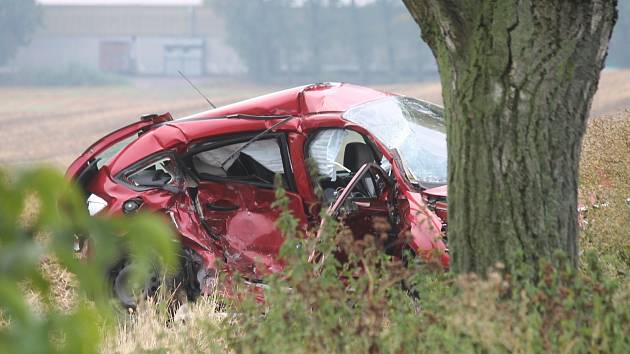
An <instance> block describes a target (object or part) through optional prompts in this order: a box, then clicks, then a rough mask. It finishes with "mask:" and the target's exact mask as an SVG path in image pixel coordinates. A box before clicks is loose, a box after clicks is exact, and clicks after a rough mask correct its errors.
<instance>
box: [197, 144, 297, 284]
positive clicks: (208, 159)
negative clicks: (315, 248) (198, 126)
mask: <svg viewBox="0 0 630 354" xmlns="http://www.w3.org/2000/svg"><path fill="white" fill-rule="evenodd" d="M193 150H194V153H193V154H189V156H188V157H187V158H186V161H187V163H188V164H189V166H190V169H191V171H193V173H194V174H195V175H196V176H197V177H198V179H199V185H198V196H197V198H198V204H199V207H200V209H201V214H202V218H203V221H204V223H205V225H206V226H207V228H208V229H209V232H210V233H211V234H212V235H213V237H215V238H216V239H217V240H219V242H220V243H221V245H222V247H223V255H224V259H225V262H226V263H227V264H228V266H230V267H232V268H233V269H235V270H237V271H238V272H240V273H241V274H243V275H244V276H246V277H247V278H250V279H260V278H262V277H263V276H264V275H265V274H268V273H269V272H277V271H279V270H281V269H282V266H283V263H282V261H281V260H280V259H279V257H278V255H279V251H280V248H281V246H282V244H283V242H284V237H283V235H282V232H281V231H280V230H279V229H278V228H277V226H276V220H277V219H278V217H279V216H280V212H281V211H280V210H279V209H278V208H276V207H275V206H274V205H273V204H274V202H275V200H276V196H275V190H274V183H276V182H275V180H276V178H279V180H281V181H282V183H283V184H284V188H285V189H286V190H287V193H286V195H287V198H288V200H289V209H290V211H291V213H292V214H293V216H294V217H296V218H297V219H298V220H299V221H300V224H301V225H305V223H306V216H305V213H304V205H303V201H302V198H301V197H300V196H299V195H298V194H297V193H294V192H293V187H292V186H293V183H292V178H293V177H292V173H291V168H290V164H289V162H288V154H287V153H286V140H285V139H284V136H283V135H282V134H280V135H277V134H276V135H272V136H270V137H266V138H265V139H261V140H257V141H253V142H249V141H248V140H245V139H244V138H240V139H239V138H236V139H231V140H227V141H226V140H224V141H218V142H214V143H210V144H207V145H206V146H205V147H204V148H202V149H199V148H197V149H193ZM276 176H278V177H276Z"/></svg>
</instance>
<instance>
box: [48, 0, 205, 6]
mask: <svg viewBox="0 0 630 354" xmlns="http://www.w3.org/2000/svg"><path fill="white" fill-rule="evenodd" d="M37 2H38V3H40V4H42V5H77V6H120V5H136V6H138V5H139V6H201V5H202V4H203V0H37Z"/></svg>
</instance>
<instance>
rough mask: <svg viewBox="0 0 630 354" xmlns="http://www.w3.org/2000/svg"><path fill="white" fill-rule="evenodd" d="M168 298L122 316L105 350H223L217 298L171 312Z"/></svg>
mask: <svg viewBox="0 0 630 354" xmlns="http://www.w3.org/2000/svg"><path fill="white" fill-rule="evenodd" d="M164 302H165V301H161V300H158V301H156V300H154V299H149V300H148V301H146V302H144V303H143V304H141V305H140V306H139V307H138V309H137V311H136V312H130V313H129V314H125V315H122V316H120V320H119V323H118V324H117V325H116V327H115V329H114V331H110V332H107V333H106V335H105V338H104V340H103V343H102V347H101V351H102V352H103V353H137V352H146V351H155V350H160V351H165V350H166V351H168V352H169V353H208V352H224V351H225V346H224V345H223V344H222V342H221V339H220V338H219V337H218V336H217V335H216V334H217V332H218V330H219V328H218V327H219V324H220V321H221V320H222V319H223V318H224V317H225V315H224V314H223V313H220V312H218V310H217V302H216V298H213V297H205V298H201V299H199V300H198V301H196V302H195V303H189V304H185V305H183V306H182V307H181V308H180V309H179V310H178V312H177V314H176V315H175V318H174V319H173V317H172V316H171V315H169V313H168V310H167V309H166V307H165V306H164V305H163V303H164Z"/></svg>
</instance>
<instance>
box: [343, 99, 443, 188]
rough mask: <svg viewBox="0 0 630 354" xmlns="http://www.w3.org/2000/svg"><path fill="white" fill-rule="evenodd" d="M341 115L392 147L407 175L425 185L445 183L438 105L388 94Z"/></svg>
mask: <svg viewBox="0 0 630 354" xmlns="http://www.w3.org/2000/svg"><path fill="white" fill-rule="evenodd" d="M344 118H345V119H347V120H349V121H351V122H353V123H356V124H359V125H361V126H363V127H365V128H366V129H368V130H369V131H370V132H371V133H372V134H374V135H375V136H376V138H378V139H379V140H380V141H381V142H382V143H383V144H385V146H387V147H388V148H389V149H396V150H397V151H398V153H399V154H400V157H401V159H402V160H403V163H404V164H405V167H406V169H407V170H408V171H407V173H408V174H410V175H411V176H410V178H412V179H415V180H417V181H418V182H420V183H422V184H424V185H427V186H436V185H443V184H446V182H447V164H446V163H447V153H446V133H445V127H444V118H443V115H442V109H441V108H439V107H438V106H435V105H432V104H429V103H425V102H422V101H419V100H416V99H413V98H409V97H394V96H392V97H386V98H382V99H379V100H375V101H372V102H368V103H366V104H363V105H360V106H357V107H354V108H352V109H350V110H348V111H347V112H346V113H345V114H344Z"/></svg>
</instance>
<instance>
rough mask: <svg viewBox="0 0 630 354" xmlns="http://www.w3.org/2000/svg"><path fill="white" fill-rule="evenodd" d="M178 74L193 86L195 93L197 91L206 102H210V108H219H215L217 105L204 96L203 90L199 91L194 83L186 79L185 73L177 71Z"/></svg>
mask: <svg viewBox="0 0 630 354" xmlns="http://www.w3.org/2000/svg"><path fill="white" fill-rule="evenodd" d="M177 72H178V73H179V75H180V76H181V77H183V78H184V80H186V82H188V83H189V84H190V86H192V88H194V89H195V91H197V92H198V93H199V95H201V97H203V98H204V99H205V100H206V102H208V104H209V105H210V107H212V108H217V106H215V105H214V103H212V101H210V99H209V98H208V97H207V96H206V95H204V94H203V92H201V90H199V89H198V88H197V86H195V84H193V83H192V81H190V80H188V78H187V77H186V75H184V73H183V72H182V71H181V70H177Z"/></svg>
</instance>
